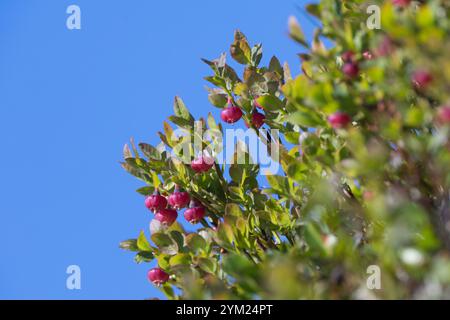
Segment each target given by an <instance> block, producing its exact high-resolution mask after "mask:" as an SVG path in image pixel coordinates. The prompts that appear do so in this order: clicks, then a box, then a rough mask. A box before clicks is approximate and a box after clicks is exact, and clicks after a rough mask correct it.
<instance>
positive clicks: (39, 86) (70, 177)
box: [0, 0, 312, 299]
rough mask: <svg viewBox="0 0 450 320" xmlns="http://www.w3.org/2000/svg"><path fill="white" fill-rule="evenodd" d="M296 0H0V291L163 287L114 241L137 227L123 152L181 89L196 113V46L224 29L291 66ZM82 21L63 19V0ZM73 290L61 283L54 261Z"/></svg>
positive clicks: (138, 208) (140, 225) (138, 199)
mask: <svg viewBox="0 0 450 320" xmlns="http://www.w3.org/2000/svg"><path fill="white" fill-rule="evenodd" d="M304 2H305V1H303V0H288V1H273V0H272V1H269V0H245V1H243V0H231V1H210V0H208V1H206V0H202V1H200V0H197V1H181V0H178V1H174V0H172V1H157V2H156V1H149V0H134V1H125V0H120V1H119V0H108V1H106V0H95V1H92V0H72V1H65V0H58V1H55V0H23V1H17V0H2V1H0V135H1V137H2V146H1V148H2V151H1V157H0V179H1V180H0V217H1V220H0V243H1V247H2V249H1V257H0V298H3V299H24V298H25V299H144V298H148V297H155V296H156V297H162V296H161V294H159V292H158V291H157V290H155V289H154V288H153V286H152V285H151V284H149V283H148V282H147V280H146V271H147V270H148V269H149V268H150V266H149V265H148V264H147V265H136V264H135V263H134V262H133V256H132V255H131V254H129V253H127V252H124V251H122V250H120V249H119V248H118V243H119V242H120V241H121V240H124V239H127V238H131V237H136V236H137V234H138V232H139V231H140V230H141V229H145V231H146V232H147V234H148V233H149V232H148V224H149V221H150V218H151V216H150V214H149V212H148V211H147V210H146V209H145V207H144V206H143V198H142V196H140V195H138V194H137V193H135V191H134V190H135V189H137V188H138V187H140V186H141V183H140V182H139V181H137V180H136V179H134V178H133V177H132V176H129V175H128V174H126V173H125V172H123V171H122V169H121V168H120V166H119V164H118V162H119V161H120V160H121V150H122V147H123V145H124V143H126V142H127V141H128V139H129V137H131V136H134V137H135V139H136V140H137V141H146V142H150V143H152V144H157V142H158V140H157V135H156V132H157V131H158V130H160V128H161V126H162V121H163V120H164V119H165V118H166V117H168V116H169V115H170V114H171V112H172V100H173V97H174V95H180V96H182V97H183V99H184V100H185V102H186V104H187V105H188V107H189V108H190V109H191V111H192V113H193V114H194V115H195V116H200V115H205V114H206V113H207V112H208V111H210V110H212V109H214V112H215V115H216V117H217V114H218V112H217V109H215V108H213V107H211V106H210V105H209V103H208V100H207V95H206V93H205V90H204V86H205V85H206V82H205V81H204V80H203V79H202V78H203V76H205V75H208V74H209V70H208V67H207V66H206V65H204V64H203V63H202V62H201V61H200V58H201V57H205V58H209V59H212V58H216V57H217V56H218V55H219V54H220V53H221V52H223V51H227V50H228V46H229V44H230V43H231V41H232V37H233V30H234V29H236V28H239V29H241V30H242V31H243V32H244V33H245V34H246V35H247V36H248V38H249V39H250V41H251V42H252V43H255V42H262V43H263V45H264V52H265V59H264V61H266V62H267V61H268V59H269V58H270V56H271V55H273V54H277V56H278V57H279V58H280V60H282V61H285V60H287V61H289V62H290V64H291V67H292V69H293V71H294V72H295V73H297V68H298V63H297V59H296V56H295V54H296V53H297V52H298V51H299V50H300V48H299V47H297V46H296V45H295V44H294V43H292V42H291V41H290V40H289V39H288V37H287V36H286V22H287V18H288V16H289V15H291V14H294V15H297V16H298V17H299V18H300V20H301V21H302V20H303V25H304V29H305V30H306V33H307V34H311V28H312V26H311V25H310V24H309V23H308V21H307V20H304V19H302V17H301V15H300V13H299V11H298V10H297V9H296V5H299V4H302V3H304ZM71 4H76V5H79V6H80V7H81V11H82V30H73V31H70V30H68V29H67V28H66V18H67V14H66V8H67V7H68V6H69V5H71ZM71 264H76V265H79V266H80V267H81V271H82V279H81V280H82V289H81V290H79V291H69V290H67V289H66V277H67V275H66V273H65V272H66V267H67V266H68V265H71Z"/></svg>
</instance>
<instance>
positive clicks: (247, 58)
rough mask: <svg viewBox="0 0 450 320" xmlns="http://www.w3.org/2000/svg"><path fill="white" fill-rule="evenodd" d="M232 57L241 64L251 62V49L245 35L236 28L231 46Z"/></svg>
mask: <svg viewBox="0 0 450 320" xmlns="http://www.w3.org/2000/svg"><path fill="white" fill-rule="evenodd" d="M230 53H231V57H233V59H234V60H236V61H237V62H238V63H240V64H248V63H250V62H251V49H250V46H249V44H248V42H247V38H246V37H245V35H244V34H243V33H242V32H240V31H239V30H236V31H235V33H234V42H233V44H232V45H231V47H230Z"/></svg>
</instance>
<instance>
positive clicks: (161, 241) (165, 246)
mask: <svg viewBox="0 0 450 320" xmlns="http://www.w3.org/2000/svg"><path fill="white" fill-rule="evenodd" d="M152 241H153V242H154V243H155V244H156V245H157V246H158V248H159V250H160V251H161V252H162V253H165V254H169V255H174V254H176V253H177V252H178V246H177V244H176V243H175V242H174V241H173V240H172V238H170V237H169V236H168V235H167V234H164V233H160V232H157V233H154V234H153V235H152Z"/></svg>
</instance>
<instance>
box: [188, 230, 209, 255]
mask: <svg viewBox="0 0 450 320" xmlns="http://www.w3.org/2000/svg"><path fill="white" fill-rule="evenodd" d="M186 245H187V246H188V248H189V249H191V250H192V251H193V252H194V253H196V252H198V251H199V250H205V249H206V246H207V244H206V241H205V239H203V237H202V236H200V235H198V234H197V233H191V234H188V235H187V236H186Z"/></svg>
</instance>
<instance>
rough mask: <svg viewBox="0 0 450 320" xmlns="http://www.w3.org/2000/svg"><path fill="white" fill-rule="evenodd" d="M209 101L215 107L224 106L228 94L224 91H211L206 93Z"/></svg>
mask: <svg viewBox="0 0 450 320" xmlns="http://www.w3.org/2000/svg"><path fill="white" fill-rule="evenodd" d="M208 100H209V102H210V103H211V104H212V105H213V106H215V107H217V108H225V107H226V105H227V102H228V95H227V94H226V93H215V92H214V93H213V92H211V93H210V94H209V95H208Z"/></svg>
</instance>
